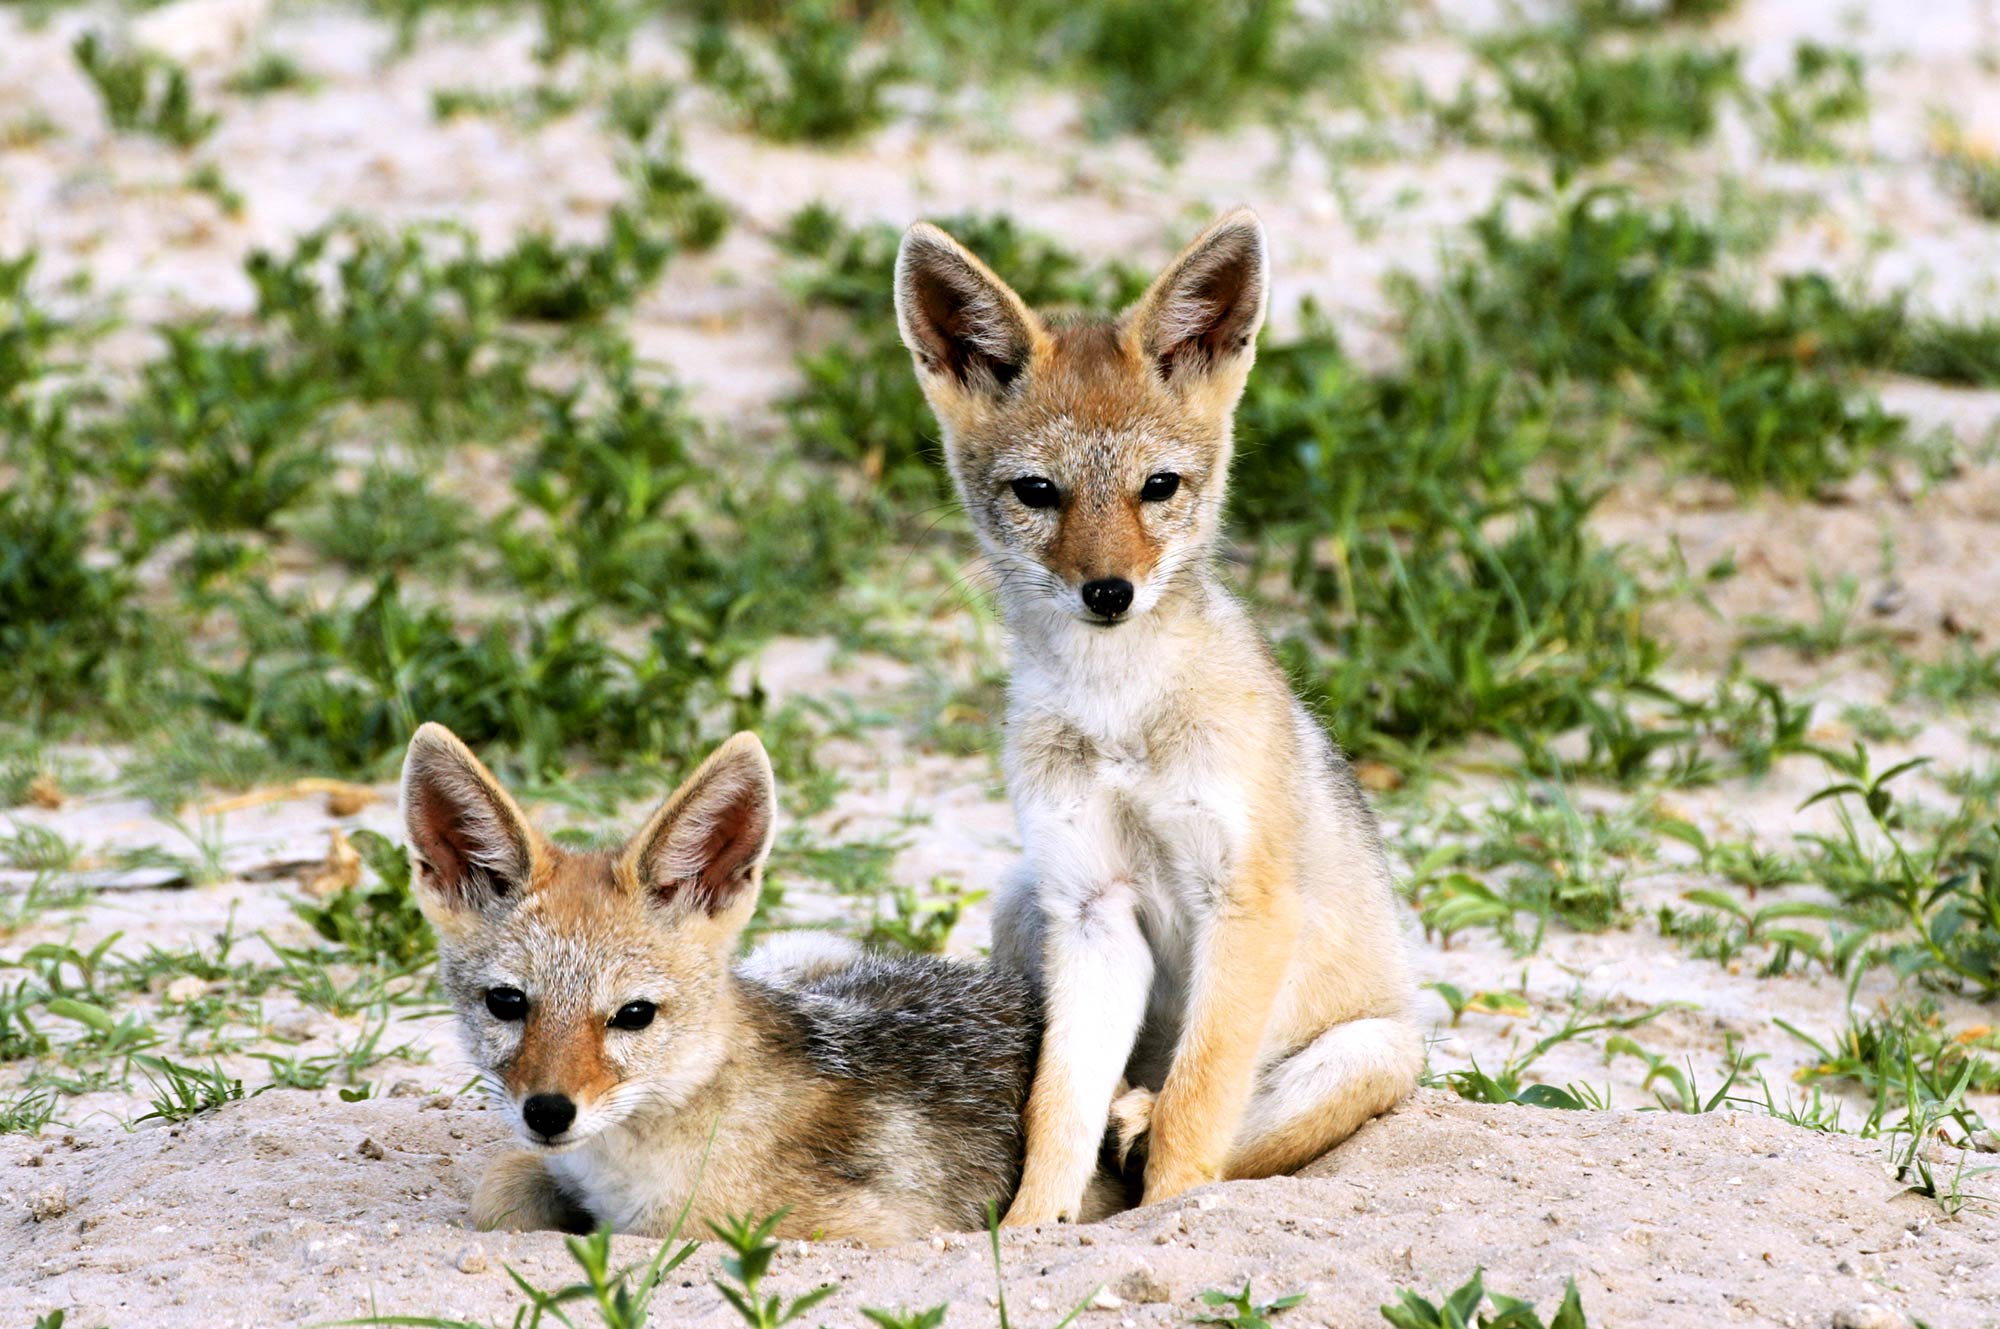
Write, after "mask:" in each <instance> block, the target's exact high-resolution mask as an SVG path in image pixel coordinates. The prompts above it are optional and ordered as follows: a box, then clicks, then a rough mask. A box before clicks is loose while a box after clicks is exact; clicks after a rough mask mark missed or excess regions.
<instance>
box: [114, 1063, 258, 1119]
mask: <svg viewBox="0 0 2000 1329" xmlns="http://www.w3.org/2000/svg"><path fill="white" fill-rule="evenodd" d="M132 1060H133V1061H134V1062H136V1063H138V1064H139V1065H140V1066H141V1067H143V1068H144V1069H145V1072H146V1079H147V1080H148V1082H150V1083H151V1084H152V1086H153V1110H152V1111H150V1112H147V1113H145V1114H144V1115H142V1116H140V1117H137V1118H135V1120H137V1121H155V1120H157V1121H166V1122H182V1121H187V1120H189V1119H190V1118H193V1117H198V1116H200V1115H201V1114H202V1113H204V1112H212V1111H214V1110H215V1109H216V1108H219V1107H221V1106H222V1105H223V1104H224V1103H228V1102H232V1101H234V1100H236V1099H239V1098H241V1097H243V1081H241V1080H238V1079H234V1078H232V1077H230V1076H228V1075H225V1074H223V1071H222V1068H221V1067H220V1066H218V1065H213V1064H211V1065H210V1066H208V1067H207V1068H206V1069H204V1068H202V1067H200V1066H183V1065H181V1064H180V1063H179V1062H173V1061H168V1060H167V1059H166V1058H165V1057H155V1056H150V1055H148V1054H145V1053H140V1054H138V1055H136V1056H134V1057H133V1058H132Z"/></svg>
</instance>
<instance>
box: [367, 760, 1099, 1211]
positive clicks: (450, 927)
mask: <svg viewBox="0 0 2000 1329" xmlns="http://www.w3.org/2000/svg"><path fill="white" fill-rule="evenodd" d="M774 812H775V806H774V800H773V797H772V782H771V765H770V762H769V760H768V759H767V758H766V757H765V755H764V748H763V746H762V745H761V744H760V743H758V741H757V739H756V737H755V736H754V735H751V734H738V735H736V736H735V737H734V738H732V739H730V740H729V741H728V742H726V743H724V744H723V745H722V746H721V747H720V748H718V749H717V750H716V751H715V753H714V755H712V756H710V757H709V759H708V760H707V761H705V762H703V763H702V765H701V768H700V769H699V770H697V771H696V772H695V773H694V774H693V775H692V776H690V777H688V780H687V782H686V783H685V784H683V785H682V786H681V787H680V788H679V789H678V790H676V791H675V793H674V794H673V796H672V797H670V798H669V799H667V801H666V803H665V804H664V805H662V806H661V808H660V809H659V811H657V812H656V813H654V814H653V817H652V820H650V821H649V822H647V823H646V826H645V829H643V830H641V831H640V832H639V833H638V835H636V836H634V837H633V839H632V841H631V842H630V843H629V844H627V845H626V846H625V847H624V848H622V849H619V850H616V851H612V852H593V853H577V852H571V851H568V850H565V849H563V848H561V847H559V846H557V845H555V844H552V843H550V842H549V841H548V840H546V839H544V838H543V837H542V836H541V835H539V834H538V833H536V832H535V831H534V830H533V829H532V828H531V827H530V826H529V825H528V823H527V821H526V820H525V819H524V818H523V816H522V815H521V810H520V809H519V808H518V807H516V806H515V804H514V801H513V800H512V799H511V798H509V797H508V796H507V794H506V792H505V791H504V790H502V789H501V788H500V786H499V784H498V783H496V782H495V781H494V779H493V776H492V775H491V774H490V773H489V772H488V771H487V769H486V768H485V767H484V766H482V765H481V764H480V763H479V760H478V759H477V758H476V757H474V756H473V755H472V753H471V752H470V751H468V750H467V749H466V747H465V745H464V744H463V743H461V742H459V741H458V739H457V738H455V737H453V735H452V734H451V732H450V731H449V730H447V729H445V728H443V727H442V726H440V725H435V724H427V725H425V726H424V727H423V728H421V729H419V730H418V731H417V734H416V737H415V738H414V739H412V740H411V742H410V751H409V756H408V759H407V760H406V762H405V764H404V767H403V816H404V820H405V821H406V823H407V826H408V831H409V842H410V857H411V862H412V866H413V874H412V878H413V888H414V890H415V892H416V895H417V900H418V902H419V904H420V905H421V906H422V908H423V911H424V914H425V916H426V917H428V918H429V919H430V921H431V924H432V926H433V927H434V928H435V929H436V931H437V938H438V973H439V977H440V979H441V981H442V982H443V984H444V988H445V991H446V992H447V993H448V994H449V996H450V999H451V1003H452V1005H453V1006H454V1007H455V1008H456V1009H457V1011H458V1015H459V1021H460V1025H461V1031H462V1033H463V1035H464V1039H465V1044H466V1048H467V1051H468V1053H469V1055H470V1056H471V1058H472V1060H473V1062H474V1063H475V1064H476V1065H477V1066H478V1068H479V1071H480V1078H481V1079H482V1080H483V1081H484V1082H485V1084H486V1086H487V1088H488V1089H489V1090H491V1091H492V1092H493V1094H494V1095H495V1096H496V1097H498V1098H499V1099H500V1100H501V1101H502V1102H503V1103H504V1104H505V1105H506V1106H507V1108H508V1109H510V1115H511V1116H512V1117H513V1119H514V1121H515V1123H516V1124H517V1126H518V1128H519V1133H520V1136H521V1138H522V1140H523V1141H525V1142H526V1144H527V1146H528V1148H527V1150H526V1151H525V1152H511V1153H508V1154H504V1155H502V1156H501V1157H500V1158H499V1159H497V1160H496V1161H495V1162H494V1163H493V1165H492V1167H491V1169H490V1170H489V1171H488V1172H487V1174H486V1176H485V1177H484V1178H483V1179H482V1181H481V1183H480V1186H479V1189H478V1193H477V1194H476V1196H475V1197H474V1199H473V1202H472V1217H473V1220H474V1222H475V1223H477V1224H478V1225H479V1226H480V1227H485V1228H492V1227H513V1228H547V1227H559V1228H564V1229H567V1230H570V1231H587V1230H589V1229H590V1228H591V1227H592V1226H594V1225H596V1224H598V1223H605V1222H608V1223H609V1224H610V1225H611V1226H612V1227H614V1228H616V1229H617V1230H619V1231H621V1232H634V1233H640V1234H647V1235H652V1236H656V1237H657V1236H664V1235H665V1234H666V1233H667V1232H668V1231H669V1229H671V1227H672V1226H673V1223H674V1221H675V1219H676V1217H677V1216H679V1215H680V1213H681V1211H682V1208H683V1206H685V1207H686V1208H687V1213H688V1221H689V1222H691V1223H692V1224H693V1227H692V1229H691V1230H692V1231H695V1232H699V1231H701V1230H702V1226H703V1224H704V1222H705V1220H708V1219H722V1218H726V1217H728V1216H730V1215H733V1214H741V1213H745V1212H748V1213H752V1214H765V1213H771V1212H774V1211H776V1210H778V1209H780V1208H783V1207H785V1206H790V1210H791V1212H790V1213H789V1214H788V1215H787V1216H786V1218H785V1220H784V1223H783V1225H782V1226H781V1227H780V1228H779V1229H778V1231H779V1232H780V1233H781V1234H783V1235H787V1236H796V1237H807V1236H813V1235H815V1234H818V1235H823V1236H827V1237H853V1238H858V1239H860V1240H863V1241H869V1242H890V1241H897V1240H901V1239H905V1238H909V1237H914V1236H920V1235H922V1234H924V1233H927V1232H930V1231H932V1230H934V1229H936V1228H941V1227H942V1228H955V1229H968V1228H979V1227H983V1226H985V1223H986V1216H985V1215H986V1206H987V1204H988V1203H989V1202H991V1203H994V1204H997V1205H1004V1204H1006V1203H1007V1200H1008V1198H1009V1197H1010V1196H1011V1195H1012V1194H1013V1190H1014V1184H1015V1181H1016V1180H1017V1179H1018V1177H1019V1176H1020V1168H1021V1153H1022V1137H1021V1107H1022V1104H1023V1102H1024V1101H1025V1100H1026V1098H1027V1090H1028V1080H1029V1076H1030V1074H1031V1072H1032V1070H1033V1066H1034V1056H1035V1049H1036V1045H1037V1042H1038V1040H1039V1038H1040V1013H1039V1008H1038V1003H1037V1001H1036V998H1035V994H1034V992H1033V989H1032V987H1031V986H1030V984H1029V983H1027V982H1026V981H1024V980H1023V979H1022V978H1020V977H1019V976H1018V975H1001V974H996V973H994V972H992V971H990V970H981V969H974V968H970V967H967V966H963V965H955V964H950V963H947V962H945V961H942V960H934V959H925V958H919V957H915V956H889V955H870V954H865V953H863V952H861V951H860V950H859V948H857V947H853V946H852V945H851V944H847V945H845V946H843V945H842V943H840V942H838V941H835V940H833V939H818V941H819V944H817V945H811V946H802V945H801V944H800V943H802V942H804V941H805V940H806V939H805V938H803V937H793V938H790V939H787V941H781V942H779V943H778V944H777V945H775V946H770V947H767V948H766V949H765V950H763V951H760V952H758V953H757V954H755V955H753V956H751V958H750V959H749V960H747V961H745V962H744V963H742V964H740V965H735V966H733V967H732V965H731V963H730V959H731V956H732V955H733V954H734V953H735V950H736V944H737V939H738V937H739V936H740V934H741V933H742V931H743V927H744V925H745V924H746V923H748V922H749V921H750V916H751V913H752V912H753V911H754V909H755V907H756V903H757V890H758V883H759V878H760V876H761V874H762V871H763V865H764V858H765V855H766V854H768V853H769V852H770V848H771V834H772V822H773V815H774ZM1102 1126H1103V1117H1102V1115H1101V1114H1100V1117H1099V1129H1100V1133H1101V1132H1102ZM1107 1185H1108V1182H1107ZM1101 1194H1102V1196H1103V1198H1102V1199H1100V1200H1099V1201H1097V1202H1096V1203H1097V1204H1098V1206H1099V1207H1101V1208H1107V1209H1108V1208H1109V1206H1110V1203H1111V1193H1110V1191H1109V1190H1106V1191H1104V1192H1101Z"/></svg>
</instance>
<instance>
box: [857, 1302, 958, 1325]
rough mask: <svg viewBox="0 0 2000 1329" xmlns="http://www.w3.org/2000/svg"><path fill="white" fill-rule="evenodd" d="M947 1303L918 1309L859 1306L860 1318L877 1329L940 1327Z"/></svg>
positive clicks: (948, 1308)
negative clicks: (906, 1309)
mask: <svg viewBox="0 0 2000 1329" xmlns="http://www.w3.org/2000/svg"><path fill="white" fill-rule="evenodd" d="M950 1309H951V1307H950V1306H948V1305H944V1306H932V1307H929V1308H928V1309H925V1310H920V1311H885V1310H881V1309H878V1308H876V1307H872V1306H863V1307H862V1308H861V1318H862V1319H864V1320H866V1321H868V1323H870V1324H872V1325H875V1326H877V1329H941V1326H942V1325H943V1324H944V1317H945V1312H946V1311H948V1310H950Z"/></svg>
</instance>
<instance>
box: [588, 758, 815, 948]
mask: <svg viewBox="0 0 2000 1329" xmlns="http://www.w3.org/2000/svg"><path fill="white" fill-rule="evenodd" d="M777 811H778V808H777V794H776V783H775V781H774V780H773V779H772V776H771V759H770V758H769V757H768V756H766V755H765V753H764V745H763V744H762V743H760V742H758V741H757V736H756V735H755V734H751V733H741V734H737V735H735V736H734V737H732V738H731V739H729V741H727V742H726V743H724V744H723V745H722V746H721V747H719V748H717V749H716V750H715V751H714V752H713V753H712V754H710V756H709V758H708V760H707V761H705V762H703V763H702V764H701V766H700V768H699V769H697V770H696V771H695V773H694V774H693V775H690V776H689V777H688V778H687V780H686V781H685V782H683V783H682V785H681V787H680V788H679V789H676V790H675V791H674V792H673V794H672V795H671V796H670V797H669V798H668V799H667V801H666V802H665V803H663V804H662V805H661V806H660V810H659V811H657V812H655V813H654V814H653V816H652V820H650V821H648V822H647V823H646V826H645V828H644V829H643V830H641V831H640V832H639V833H638V834H637V835H636V836H634V837H633V838H632V842H631V844H629V845H628V846H626V849H625V860H624V862H625V867H626V870H627V871H628V872H630V874H631V876H632V878H633V879H634V880H636V881H637V883H638V886H639V889H640V890H642V891H644V892H645V893H646V895H647V897H648V898H649V899H650V900H651V902H652V903H653V904H655V905H656V906H659V907H661V908H664V909H667V910H669V911H671V912H672V913H673V914H674V915H675V916H676V917H705V918H709V919H714V920H717V922H718V923H720V924H721V925H722V930H723V932H724V933H725V934H726V935H728V936H730V937H733V936H734V935H735V933H736V932H738V931H740V930H741V929H742V927H743V925H744V924H746V923H748V922H749V921H750V915H751V914H752V913H753V912H754V911H755V909H756V906H757V891H758V884H759V881H760V879H761V877H762V875H763V870H764V860H765V858H766V857H768V856H769V855H770V852H771V839H772V836H773V833H774V831H775V828H776V824H777Z"/></svg>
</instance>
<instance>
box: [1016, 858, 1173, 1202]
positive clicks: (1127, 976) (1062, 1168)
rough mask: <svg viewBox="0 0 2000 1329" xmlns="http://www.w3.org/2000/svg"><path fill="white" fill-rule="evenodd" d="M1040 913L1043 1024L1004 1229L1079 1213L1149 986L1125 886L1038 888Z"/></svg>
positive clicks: (1146, 954)
mask: <svg viewBox="0 0 2000 1329" xmlns="http://www.w3.org/2000/svg"><path fill="white" fill-rule="evenodd" d="M1042 907H1043V909H1044V913H1045V917H1044V920H1043V932H1042V988H1043V992H1042V1004H1043V1008H1044V1011H1045V1015H1046V1020H1047V1023H1046V1025H1045V1026H1044V1029H1043V1032H1042V1051H1041V1056H1040V1058H1039V1060H1038V1061H1037V1062H1036V1065H1035V1080H1034V1084H1033V1085H1032V1086H1031V1087H1030V1088H1029V1090H1028V1107H1027V1112H1026V1113H1025V1114H1024V1124H1025V1126H1026V1128H1027V1136H1028V1153H1027V1162H1026V1164H1025V1166H1024V1167H1023V1169H1022V1172H1021V1187H1020V1190H1019V1191H1017V1192H1016V1193H1015V1196H1014V1203H1013V1206H1012V1207H1011V1208H1009V1209H1008V1210H1007V1219H1006V1221H1007V1225H1008V1226H1010V1227H1020V1226H1024V1225H1027V1224H1033V1223H1050V1222H1057V1221H1061V1220H1065V1219H1074V1218H1076V1217H1077V1216H1078V1214H1079V1213H1080V1212H1081V1210H1082V1205H1083V1199H1084V1191H1085V1189H1086V1188H1087V1187H1088V1186H1089V1184H1090V1180H1091V1177H1092V1175H1093V1174H1094V1173H1095V1171H1096V1169H1097V1153H1098V1147H1099V1146H1100V1145H1101V1144H1102V1143H1103V1141H1104V1121H1105V1117H1106V1114H1107V1113H1109V1111H1110V1110H1111V1097H1112V1095H1113V1094H1114V1093H1115V1092H1116V1091H1117V1088H1118V1081H1119V1077H1120V1076H1121V1075H1122V1074H1123V1073H1124V1070H1125V1063H1126V1061H1127V1060H1128V1059H1129V1058H1130V1057H1131V1055H1132V1045H1133V1043H1134V1042H1135V1041H1137V1039H1138V1037H1139V1021H1140V1020H1141V1018H1143V1017H1144V1015H1145V1012H1146V992H1147V990H1148V989H1149V988H1150V987H1151V986H1152V981H1153V953H1152V949H1151V947H1149V946H1148V945H1147V944H1146V938H1145V936H1144V934H1143V933H1141V932H1140V930H1139V917H1138V901H1137V898H1136V896H1135V894H1134V891H1133V888H1132V884H1131V883H1130V882H1129V881H1125V880H1114V881H1110V882H1107V883H1104V884H1101V885H1098V886H1094V887H1085V888H1081V889H1067V890H1066V889H1062V888H1060V887H1057V888H1055V889H1045V891H1044V894H1043V896H1042Z"/></svg>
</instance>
